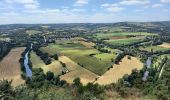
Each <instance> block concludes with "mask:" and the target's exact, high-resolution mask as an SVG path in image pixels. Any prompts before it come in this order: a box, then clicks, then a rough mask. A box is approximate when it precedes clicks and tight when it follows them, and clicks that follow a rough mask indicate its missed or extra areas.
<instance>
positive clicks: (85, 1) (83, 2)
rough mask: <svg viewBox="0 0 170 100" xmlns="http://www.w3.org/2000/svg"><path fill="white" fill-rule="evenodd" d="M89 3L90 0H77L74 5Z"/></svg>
mask: <svg viewBox="0 0 170 100" xmlns="http://www.w3.org/2000/svg"><path fill="white" fill-rule="evenodd" d="M88 3H89V0H77V1H76V3H75V4H74V6H83V5H86V4H88Z"/></svg>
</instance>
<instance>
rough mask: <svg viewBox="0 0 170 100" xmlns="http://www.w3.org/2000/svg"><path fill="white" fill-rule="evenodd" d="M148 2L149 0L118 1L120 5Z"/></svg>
mask: <svg viewBox="0 0 170 100" xmlns="http://www.w3.org/2000/svg"><path fill="white" fill-rule="evenodd" d="M149 3H150V1H149V0H123V1H121V2H119V4H121V5H145V4H149Z"/></svg>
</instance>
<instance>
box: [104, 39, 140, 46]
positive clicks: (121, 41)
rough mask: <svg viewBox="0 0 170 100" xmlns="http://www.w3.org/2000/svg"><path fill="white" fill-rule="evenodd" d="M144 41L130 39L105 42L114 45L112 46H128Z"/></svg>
mask: <svg viewBox="0 0 170 100" xmlns="http://www.w3.org/2000/svg"><path fill="white" fill-rule="evenodd" d="M139 41H142V39H139V38H128V39H120V40H105V42H106V43H109V44H112V45H128V44H132V43H135V42H139Z"/></svg>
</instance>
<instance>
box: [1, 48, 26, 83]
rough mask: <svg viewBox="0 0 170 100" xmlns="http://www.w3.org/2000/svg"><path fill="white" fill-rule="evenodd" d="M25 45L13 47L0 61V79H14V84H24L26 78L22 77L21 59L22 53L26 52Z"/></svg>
mask: <svg viewBox="0 0 170 100" xmlns="http://www.w3.org/2000/svg"><path fill="white" fill-rule="evenodd" d="M24 50H25V47H18V48H13V49H12V50H11V51H10V52H9V54H8V55H7V56H5V57H4V59H3V60H2V61H1V62H0V80H2V79H7V80H12V85H13V86H18V85H20V84H24V80H23V79H22V78H21V74H22V72H21V68H20V63H19V59H20V58H21V53H22V52H24Z"/></svg>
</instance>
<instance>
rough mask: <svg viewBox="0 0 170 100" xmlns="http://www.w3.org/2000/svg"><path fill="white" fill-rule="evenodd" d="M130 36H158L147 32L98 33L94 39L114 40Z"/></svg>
mask: <svg viewBox="0 0 170 100" xmlns="http://www.w3.org/2000/svg"><path fill="white" fill-rule="evenodd" d="M129 35H134V36H152V35H156V34H151V33H147V32H113V33H98V34H95V35H94V37H95V38H97V39H104V38H108V39H110V38H112V37H124V36H129Z"/></svg>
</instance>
